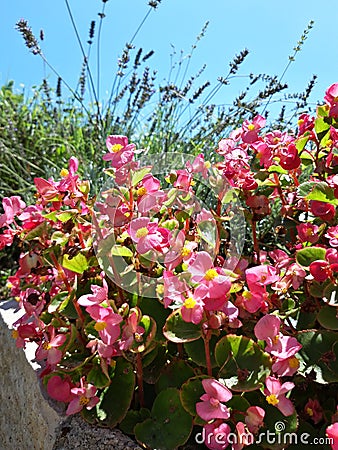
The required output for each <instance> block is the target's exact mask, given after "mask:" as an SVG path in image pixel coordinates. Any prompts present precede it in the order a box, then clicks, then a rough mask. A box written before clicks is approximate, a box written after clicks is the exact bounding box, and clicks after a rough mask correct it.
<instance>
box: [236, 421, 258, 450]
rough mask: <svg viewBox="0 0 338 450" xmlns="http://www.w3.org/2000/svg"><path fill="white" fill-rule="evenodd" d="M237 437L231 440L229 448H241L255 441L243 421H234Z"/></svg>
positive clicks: (239, 449) (240, 449)
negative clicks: (233, 440)
mask: <svg viewBox="0 0 338 450" xmlns="http://www.w3.org/2000/svg"><path fill="white" fill-rule="evenodd" d="M236 432H237V439H236V440H235V442H232V447H231V450H242V449H243V448H244V447H247V446H249V445H252V444H254V443H255V437H254V435H253V434H252V433H251V432H250V431H249V430H248V428H247V426H246V425H245V424H244V423H243V422H237V423H236Z"/></svg>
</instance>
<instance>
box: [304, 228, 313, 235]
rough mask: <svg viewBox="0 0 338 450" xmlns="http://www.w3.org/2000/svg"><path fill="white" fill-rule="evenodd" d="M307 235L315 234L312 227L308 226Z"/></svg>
mask: <svg viewBox="0 0 338 450" xmlns="http://www.w3.org/2000/svg"><path fill="white" fill-rule="evenodd" d="M305 234H306V236H308V237H311V236H313V230H312V229H311V228H308V229H307V230H306V233H305Z"/></svg>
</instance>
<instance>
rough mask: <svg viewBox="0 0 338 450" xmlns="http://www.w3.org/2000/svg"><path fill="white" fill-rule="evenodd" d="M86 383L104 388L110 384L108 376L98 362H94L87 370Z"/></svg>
mask: <svg viewBox="0 0 338 450" xmlns="http://www.w3.org/2000/svg"><path fill="white" fill-rule="evenodd" d="M87 381H88V383H91V384H93V385H94V386H95V387H97V388H98V389H103V388H106V387H107V386H109V385H110V378H109V377H107V375H106V374H105V373H104V371H103V370H102V367H101V365H100V362H98V363H96V364H95V365H94V367H93V368H92V369H91V370H90V371H89V372H88V375H87Z"/></svg>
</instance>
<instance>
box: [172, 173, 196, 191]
mask: <svg viewBox="0 0 338 450" xmlns="http://www.w3.org/2000/svg"><path fill="white" fill-rule="evenodd" d="M175 174H176V177H177V178H176V180H175V181H174V183H173V186H174V187H175V188H177V189H181V190H182V191H189V190H190V189H191V182H192V180H193V177H192V174H191V173H189V172H188V171H187V170H186V169H179V170H176V171H175Z"/></svg>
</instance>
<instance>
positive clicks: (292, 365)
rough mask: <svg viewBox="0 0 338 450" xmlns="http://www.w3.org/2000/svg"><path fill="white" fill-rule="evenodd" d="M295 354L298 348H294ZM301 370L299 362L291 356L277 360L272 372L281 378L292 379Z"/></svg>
mask: <svg viewBox="0 0 338 450" xmlns="http://www.w3.org/2000/svg"><path fill="white" fill-rule="evenodd" d="M294 350H295V353H297V351H298V348H297V346H295V347H294ZM298 369H299V360H298V359H297V358H296V357H295V356H290V357H289V358H285V359H279V358H277V359H276V362H274V363H273V364H272V371H273V372H274V373H276V374H277V375H278V376H280V377H291V376H292V375H294V374H295V373H296V372H297V370H298Z"/></svg>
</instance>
